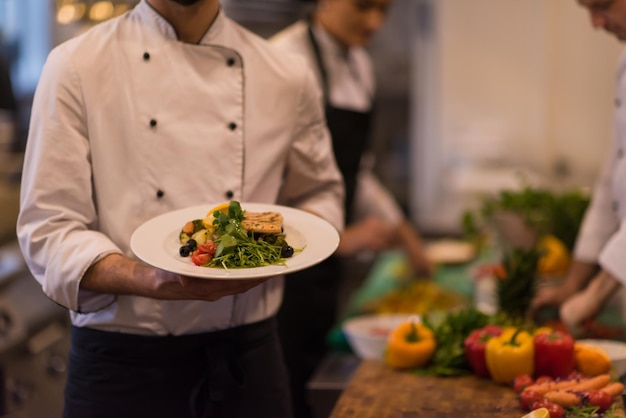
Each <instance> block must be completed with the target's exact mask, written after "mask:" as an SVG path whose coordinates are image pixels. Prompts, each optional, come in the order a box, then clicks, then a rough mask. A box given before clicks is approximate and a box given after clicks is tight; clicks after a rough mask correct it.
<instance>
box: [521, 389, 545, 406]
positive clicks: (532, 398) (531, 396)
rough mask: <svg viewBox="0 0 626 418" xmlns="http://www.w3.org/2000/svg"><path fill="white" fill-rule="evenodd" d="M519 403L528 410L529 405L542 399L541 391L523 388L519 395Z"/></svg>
mask: <svg viewBox="0 0 626 418" xmlns="http://www.w3.org/2000/svg"><path fill="white" fill-rule="evenodd" d="M519 399H520V403H521V404H522V408H523V409H525V410H526V411H530V408H531V406H532V405H533V404H534V403H535V402H537V401H541V400H543V395H542V394H541V393H537V392H536V391H534V390H532V389H526V390H523V391H522V393H520V396H519Z"/></svg>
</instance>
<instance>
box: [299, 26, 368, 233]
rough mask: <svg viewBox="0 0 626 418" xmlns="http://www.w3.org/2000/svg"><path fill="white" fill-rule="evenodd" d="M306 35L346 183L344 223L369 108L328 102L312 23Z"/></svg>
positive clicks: (365, 138) (349, 213)
mask: <svg viewBox="0 0 626 418" xmlns="http://www.w3.org/2000/svg"><path fill="white" fill-rule="evenodd" d="M308 36H309V42H310V43H311V47H312V48H313V53H314V55H315V60H316V62H317V68H318V70H319V72H320V75H321V79H322V80H321V81H322V91H323V93H324V110H325V113H326V123H327V124H328V129H329V130H330V135H331V137H332V142H333V151H334V153H335V158H336V160H337V165H338V166H339V170H340V171H341V174H342V175H343V178H344V181H345V185H346V200H345V217H346V223H347V222H350V221H351V220H352V213H353V212H354V211H353V209H354V194H355V191H356V184H357V175H358V173H359V166H360V163H361V156H362V155H363V152H364V151H365V149H366V148H367V146H368V143H369V137H370V130H371V124H372V111H371V110H370V111H368V112H358V111H355V110H349V109H341V108H338V107H334V106H332V105H331V104H330V100H329V99H330V88H329V81H328V72H327V71H326V66H325V65H324V60H323V58H322V53H321V51H320V48H319V44H318V42H317V40H316V39H315V35H314V34H313V29H312V28H311V24H309V27H308Z"/></svg>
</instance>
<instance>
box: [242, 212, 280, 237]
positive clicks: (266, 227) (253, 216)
mask: <svg viewBox="0 0 626 418" xmlns="http://www.w3.org/2000/svg"><path fill="white" fill-rule="evenodd" d="M241 226H242V227H244V228H245V229H246V230H248V231H252V232H257V233H262V234H280V233H281V232H282V230H283V215H281V214H280V213H277V212H260V213H259V212H245V214H244V219H243V221H241Z"/></svg>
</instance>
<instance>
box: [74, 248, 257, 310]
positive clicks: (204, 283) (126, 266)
mask: <svg viewBox="0 0 626 418" xmlns="http://www.w3.org/2000/svg"><path fill="white" fill-rule="evenodd" d="M266 280H268V278H265V279H258V280H207V279H196V278H192V277H185V276H180V275H178V274H174V273H169V272H166V271H163V270H159V269H156V268H154V267H151V266H148V265H147V264H144V263H142V262H139V261H135V260H131V259H129V258H127V257H125V256H123V255H121V254H111V255H108V256H106V257H104V258H103V259H102V260H100V261H98V262H97V263H95V264H94V265H92V266H91V267H90V268H89V269H88V270H87V272H86V273H85V275H84V276H83V279H82V280H81V282H80V287H81V289H84V290H89V291H93V292H98V293H105V294H116V295H122V294H123V295H137V296H144V297H148V298H153V299H170V300H206V301H215V300H218V299H220V298H222V297H224V296H229V295H235V294H239V293H243V292H245V291H247V290H249V289H251V288H253V287H255V286H257V285H259V284H261V283H263V282H264V281H266Z"/></svg>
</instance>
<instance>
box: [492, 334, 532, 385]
mask: <svg viewBox="0 0 626 418" xmlns="http://www.w3.org/2000/svg"><path fill="white" fill-rule="evenodd" d="M534 355H535V347H534V343H533V336H532V335H531V334H530V333H528V332H526V331H524V330H523V329H521V328H520V329H515V328H509V329H506V330H504V332H503V333H502V334H501V335H500V336H498V337H494V338H491V339H490V340H489V341H487V347H486V348H485V360H486V361H487V368H488V369H489V374H490V375H491V378H492V379H493V380H494V381H495V382H497V383H505V384H509V383H511V382H513V379H515V377H517V376H519V375H523V374H528V375H531V376H532V375H533V371H534Z"/></svg>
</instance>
